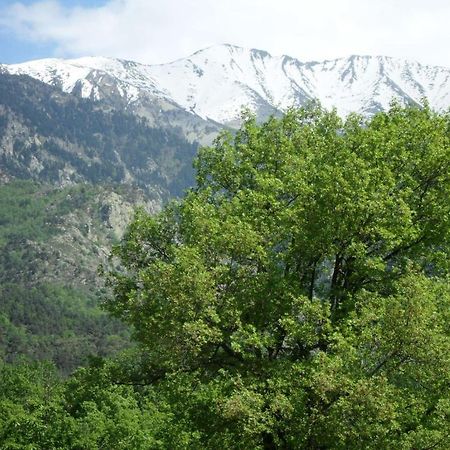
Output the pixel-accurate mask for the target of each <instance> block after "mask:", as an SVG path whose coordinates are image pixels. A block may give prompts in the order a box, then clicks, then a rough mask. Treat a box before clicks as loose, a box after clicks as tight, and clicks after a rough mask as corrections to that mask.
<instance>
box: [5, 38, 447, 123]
mask: <svg viewBox="0 0 450 450" xmlns="http://www.w3.org/2000/svg"><path fill="white" fill-rule="evenodd" d="M3 67H4V68H6V70H7V71H8V72H10V73H13V74H27V75H30V76H32V77H33V78H37V79H39V80H41V81H43V82H45V83H48V84H52V85H55V86H58V87H60V88H61V89H62V90H64V91H66V92H72V93H75V94H78V95H80V96H82V97H88V98H92V99H105V98H109V99H111V98H112V97H115V98H120V99H121V100H122V101H123V102H124V104H125V105H126V106H127V107H129V108H130V109H132V110H133V109H134V110H136V109H139V107H140V108H141V109H142V104H143V102H144V99H145V101H146V102H147V103H146V104H147V105H148V104H149V102H150V101H152V102H157V103H158V102H167V103H169V104H170V105H172V106H171V107H172V108H180V109H182V110H184V111H186V112H188V113H192V114H194V115H196V116H197V117H200V118H202V119H210V120H213V121H215V122H219V123H222V124H233V123H235V122H236V120H238V119H239V115H240V112H241V110H242V108H243V107H248V108H250V109H251V110H253V111H255V112H256V113H257V114H258V115H259V116H260V117H261V118H264V117H266V116H268V115H270V114H272V113H276V112H278V111H283V110H286V109H287V108H288V107H290V106H300V105H302V104H304V103H305V102H307V101H309V100H312V99H318V100H320V102H321V103H322V104H323V105H324V106H325V107H328V108H331V107H336V108H337V110H338V112H339V113H340V114H342V115H346V114H348V113H350V112H352V111H355V112H360V113H363V114H367V115H370V114H373V113H374V112H376V111H378V110H381V109H386V108H387V107H388V106H389V103H390V102H391V100H392V99H393V98H397V99H400V101H402V102H404V103H420V102H421V100H422V99H423V98H427V99H428V101H429V103H430V105H431V106H432V107H433V108H435V109H437V110H442V109H446V108H448V107H449V106H450V69H447V68H444V67H435V66H427V65H421V64H419V63H417V62H412V61H407V60H403V59H397V58H390V57H384V56H355V55H354V56H350V57H348V58H340V59H335V60H328V61H322V62H301V61H299V60H297V59H295V58H292V57H289V56H280V57H274V56H271V55H270V54H269V53H267V52H265V51H261V50H255V49H251V50H248V49H243V48H240V47H236V46H232V45H218V46H214V47H210V48H207V49H204V50H200V51H198V52H196V53H194V54H193V55H191V56H189V57H188V58H183V59H179V60H177V61H174V62H171V63H168V64H160V65H143V64H138V63H135V62H131V61H125V60H119V59H112V58H103V57H86V58H79V59H72V60H61V59H44V60H37V61H31V62H26V63H22V64H15V65H9V66H3ZM158 104H159V103H158Z"/></svg>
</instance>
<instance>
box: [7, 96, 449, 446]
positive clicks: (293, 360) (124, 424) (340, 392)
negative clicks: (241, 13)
mask: <svg viewBox="0 0 450 450" xmlns="http://www.w3.org/2000/svg"><path fill="white" fill-rule="evenodd" d="M194 167H195V171H196V182H195V185H194V186H193V187H192V188H190V189H189V190H187V191H186V193H185V195H184V196H183V197H182V198H180V199H175V200H172V201H170V202H168V203H167V204H166V205H165V206H164V207H163V208H162V210H161V211H160V212H158V213H154V214H149V213H148V212H146V211H145V209H144V208H138V209H137V210H136V213H135V215H134V219H133V220H132V221H131V223H130V224H129V225H128V227H127V229H126V232H125V234H124V236H123V238H122V239H121V240H120V241H116V242H115V243H114V239H111V246H112V249H111V255H110V258H109V259H108V261H105V263H104V264H103V268H102V270H101V271H100V273H99V277H100V278H99V280H101V281H98V283H99V284H98V285H99V286H101V285H102V284H103V286H102V287H99V290H97V289H96V290H90V291H88V292H87V293H86V295H87V297H85V298H84V300H82V301H80V300H79V298H78V297H77V295H78V292H79V291H74V290H72V289H71V287H70V284H67V285H63V286H58V285H57V284H55V283H54V281H53V279H52V278H51V277H50V278H49V280H50V281H51V282H50V281H47V282H42V283H41V284H33V286H34V287H33V288H32V289H30V284H29V283H28V281H27V282H25V281H23V280H22V281H20V280H17V282H16V281H14V280H13V281H10V283H5V280H6V279H9V280H11V276H10V275H5V274H4V273H0V277H2V287H1V289H0V296H1V301H2V305H5V307H4V310H3V311H2V315H1V316H0V325H1V327H2V329H6V330H9V331H8V332H7V333H6V335H7V336H8V339H9V341H8V342H4V341H1V342H0V351H1V352H2V353H3V356H4V357H3V362H2V363H1V367H0V443H1V448H2V449H8V450H12V449H14V450H16V449H24V450H25V449H27V450H32V449H77V450H78V449H86V450H96V449H98V450H99V449H117V450H122V449H123V450H125V449H130V450H139V449H142V450H143V449H170V450H172V449H199V450H200V449H212V450H216V449H242V450H244V449H245V450H247V449H255V450H256V449H261V450H264V449H267V450H275V449H285V450H288V449H289V450H294V449H299V450H301V449H311V450H326V449H330V450H331V449H336V450H347V449H350V450H360V449H377V450H380V449H386V450H431V449H433V450H447V449H448V448H450V284H449V281H450V279H449V277H450V114H449V113H437V112H434V111H432V110H431V109H430V108H429V107H428V106H427V105H424V106H422V107H403V106H399V105H398V104H392V106H391V108H390V110H389V111H387V112H380V113H377V114H375V115H374V116H373V117H371V118H369V119H366V118H363V117H361V116H359V115H356V114H350V115H349V116H348V117H347V118H345V119H342V118H340V117H339V116H338V114H337V113H336V111H327V110H325V109H323V108H322V107H320V106H319V105H317V104H313V105H311V106H309V107H307V108H302V109H292V110H290V111H288V112H287V113H286V114H285V115H283V117H280V118H275V117H274V118H271V119H269V120H268V121H267V122H265V123H262V124H261V123H258V122H257V120H256V118H255V117H254V116H252V115H251V114H249V113H244V115H243V123H242V126H241V128H240V129H239V130H238V131H237V132H235V133H230V132H229V131H224V132H223V133H222V134H220V135H219V136H218V137H217V139H216V140H215V141H214V144H213V145H211V146H210V147H204V148H201V149H200V150H199V152H198V155H197V157H196V159H195V162H194ZM1 188H2V189H14V190H15V192H16V193H17V195H8V196H6V195H3V194H2V195H1V196H0V208H1V210H2V211H7V212H8V213H7V214H3V213H2V214H1V215H0V217H1V219H0V220H2V221H3V223H2V227H1V230H2V231H1V234H0V252H1V255H0V257H1V258H2V264H1V267H2V269H1V270H2V271H7V270H8V261H10V260H8V261H6V259H7V258H10V259H11V258H13V259H15V260H14V261H12V260H11V261H10V264H11V266H12V267H18V266H17V265H18V264H20V261H21V260H22V259H21V258H22V255H21V254H20V251H19V250H17V251H16V252H8V251H6V250H5V249H7V248H8V246H10V247H9V248H12V246H14V245H15V244H14V242H16V241H14V240H15V239H22V238H23V236H24V235H26V236H28V237H27V238H25V240H27V239H28V240H29V241H36V242H40V241H46V240H48V239H50V238H51V237H50V236H48V235H46V234H45V233H46V232H45V231H43V230H44V229H45V227H40V226H38V224H39V223H40V222H41V223H46V222H47V221H49V220H53V219H52V217H53V216H52V214H51V212H52V208H53V211H54V210H55V209H56V210H61V211H64V208H65V207H67V208H68V209H69V211H72V210H73V209H76V208H75V207H74V205H73V204H69V205H66V202H67V201H69V203H70V202H74V201H76V199H78V200H79V199H80V198H81V199H82V200H79V201H80V202H81V203H80V205H87V204H88V203H84V202H85V201H87V200H83V199H86V196H87V198H89V195H91V194H90V193H92V192H93V190H94V188H93V187H92V188H88V187H85V188H84V189H85V191H84V192H82V191H80V189H81V188H80V187H79V186H78V187H73V188H70V189H74V191H73V192H72V193H71V195H70V196H67V191H66V192H64V194H61V193H60V191H49V192H47V193H46V194H47V195H41V194H39V192H41V193H42V186H41V187H39V188H36V186H35V185H33V184H28V183H23V182H17V183H16V184H11V185H5V186H2V187H1ZM67 189H69V188H67ZM86 189H87V190H86ZM21 191H22V192H24V193H26V195H25V194H24V195H20V192H21ZM30 195H34V196H37V197H38V200H37V202H31V201H28V200H27V199H29V198H30ZM92 195H94V194H92ZM6 199H8V200H6ZM11 199H13V200H11ZM51 205H52V206H51ZM80 208H81V210H83V206H80ZM99 211H100V213H101V208H100V209H99ZM62 216H64V214H62V213H61V217H62ZM3 217H9V218H10V219H8V220H6V219H3ZM30 217H35V218H36V219H33V220H29V219H27V218H30ZM36 224H37V225H36ZM95 224H96V225H95V226H99V227H100V226H101V220H100V219H99V221H98V222H96V223H95ZM16 248H21V247H18V246H16ZM33 248H34V247H33ZM30 251H32V249H31V250H30ZM23 260H24V261H25V260H28V259H26V258H23ZM5 261H6V262H5ZM28 271H29V269H27V268H24V270H23V273H28ZM44 279H45V278H44ZM90 302H91V303H90ZM99 303H101V307H102V310H100V309H99V307H98V305H99ZM89 304H91V305H93V306H92V308H93V310H95V313H92V310H91V309H88V307H87V306H86V305H89ZM55 308H58V309H59V310H60V311H64V317H65V319H64V322H58V321H57V320H51V321H46V320H45V317H46V316H47V317H51V316H52V314H55V315H56V312H54V311H56V310H55ZM107 314H108V316H107ZM71 317H74V318H75V319H76V320H75V319H74V322H73V323H77V324H79V323H80V317H81V323H83V329H81V330H80V329H78V328H76V327H74V326H72V323H71ZM36 318H38V319H39V320H38V321H35V319H36ZM33 326H35V327H36V329H35V330H33ZM78 326H79V325H77V327H78ZM45 327H48V328H47V329H46V328H45ZM94 329H95V330H101V333H102V335H101V336H100V337H99V339H100V341H101V342H102V344H101V346H100V348H97V349H96V350H95V351H92V349H91V348H90V347H89V346H90V345H92V343H91V342H87V341H86V342H85V343H80V341H82V339H83V336H85V337H86V336H91V335H92V330H94ZM128 334H129V337H128ZM55 337H58V339H61V340H62V342H63V344H61V345H64V350H63V351H61V352H59V353H57V354H54V353H51V352H50V351H47V350H46V349H47V347H46V346H47V345H49V344H48V343H49V342H50V341H51V340H52V339H55ZM2 339H3V337H2ZM86 339H87V337H86ZM100 341H99V342H100ZM14 345H16V346H19V347H20V346H22V348H23V349H25V348H31V347H29V346H30V345H31V346H32V348H34V349H36V351H39V352H40V353H39V357H37V358H34V357H33V355H30V354H28V355H27V351H26V350H23V349H22V350H20V348H19V349H17V350H15V349H14ZM80 346H81V347H80ZM52 348H54V347H52ZM80 348H82V349H83V352H85V361H81V360H80V359H77V361H79V363H78V366H79V367H78V368H75V366H76V364H74V363H71V362H70V361H64V362H63V363H61V359H60V358H72V357H74V355H76V354H77V352H78V351H79V349H80ZM46 351H47V352H46ZM53 351H54V350H52V352H53ZM14 352H15V353H17V354H18V355H19V354H20V356H17V357H16V356H14ZM33 352H34V350H33ZM5 355H9V356H8V358H5ZM78 356H79V355H78ZM62 367H63V368H65V369H64V370H61V369H62Z"/></svg>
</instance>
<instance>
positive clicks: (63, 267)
mask: <svg viewBox="0 0 450 450" xmlns="http://www.w3.org/2000/svg"><path fill="white" fill-rule="evenodd" d="M109 189H111V190H113V188H112V187H110V188H109ZM116 191H117V192H120V189H116ZM102 192H103V191H102V188H100V187H93V186H89V185H79V186H72V187H67V188H65V189H55V188H54V187H50V186H47V185H41V184H38V183H33V182H29V181H16V182H11V183H9V184H6V185H3V186H0V334H1V337H0V355H1V356H2V358H3V360H4V361H6V362H14V361H16V360H18V359H20V358H21V357H24V356H25V357H27V358H28V359H30V360H52V361H54V363H55V364H56V366H57V367H58V369H59V370H61V372H63V373H65V374H67V373H70V372H71V371H73V370H74V369H75V368H76V367H79V366H80V364H83V363H86V362H87V358H88V357H89V356H90V355H99V356H106V355H109V354H113V353H115V352H116V351H117V350H119V349H122V348H124V347H125V346H127V345H128V343H129V340H128V332H127V331H126V329H125V327H124V326H123V325H122V324H120V323H119V322H118V321H116V320H112V319H111V318H110V317H108V316H107V315H106V313H105V312H103V311H101V310H100V308H99V303H100V300H99V290H98V289H99V288H98V284H97V285H96V283H95V278H96V277H97V275H96V270H97V266H98V265H99V264H100V262H103V261H104V258H103V259H102V258H101V257H100V255H99V254H97V253H96V252H95V247H94V248H91V247H87V248H86V245H88V244H89V245H91V244H90V240H95V242H96V245H101V244H102V242H107V243H109V245H111V243H112V242H114V237H113V236H109V234H108V233H110V229H109V228H108V227H107V224H108V219H109V215H108V214H107V215H106V216H105V213H104V212H102V208H105V207H107V205H106V204H102V203H101V202H100V204H98V202H99V200H98V196H99V195H100V194H101V193H102ZM89 210H91V212H90V213H89V214H88V213H87V211H89ZM73 215H75V216H77V217H79V219H80V220H82V221H83V220H90V222H91V224H90V225H88V223H85V224H84V223H79V224H77V226H78V227H79V228H75V229H74V230H72V231H71V232H69V233H68V231H67V229H68V227H69V225H68V223H67V217H69V216H73ZM86 227H87V228H88V229H86ZM89 228H95V232H96V234H93V233H92V231H89ZM71 233H76V234H75V236H79V235H81V236H82V237H83V239H86V241H80V242H79V243H78V242H75V243H73V235H72V234H71ZM77 239H78V238H77ZM102 239H103V241H102ZM66 241H69V243H70V245H69V246H68V245H67V243H66ZM103 245H104V244H103ZM82 252H84V253H86V255H85V256H84V258H81V253H82ZM89 252H90V253H89ZM67 267H69V270H67ZM83 280H89V282H86V281H85V282H83Z"/></svg>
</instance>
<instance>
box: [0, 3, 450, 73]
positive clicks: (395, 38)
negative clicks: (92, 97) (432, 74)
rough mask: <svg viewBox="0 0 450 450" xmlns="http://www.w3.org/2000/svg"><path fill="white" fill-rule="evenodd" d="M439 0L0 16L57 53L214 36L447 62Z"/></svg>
mask: <svg viewBox="0 0 450 450" xmlns="http://www.w3.org/2000/svg"><path fill="white" fill-rule="evenodd" d="M448 23H450V3H449V2H448V1H447V0H428V2H423V1H422V0H398V1H395V0H378V1H376V2H375V1H373V0H340V1H336V0H315V1H314V2H310V1H299V0H297V1H295V0H278V1H274V0H240V1H239V0H228V1H227V2H225V1H220V0H219V1H212V0H110V1H108V2H107V3H106V4H104V5H103V6H98V7H90V8H87V7H64V6H62V5H61V4H60V3H58V2H57V1H55V0H50V1H39V2H35V3H31V4H28V5H25V4H21V3H16V4H14V5H11V6H9V7H7V8H5V9H4V10H3V11H2V14H1V16H0V26H1V27H3V28H8V29H9V30H11V31H12V32H14V33H17V34H18V35H19V36H20V37H21V38H22V39H28V40H30V41H39V42H46V43H52V44H54V46H55V54H56V55H58V56H64V57H70V56H81V55H105V56H114V57H121V58H127V59H133V60H136V61H140V62H145V63H160V62H167V61H168V60H172V59H175V58H179V57H183V56H186V55H188V54H190V53H192V52H194V51H196V50H198V49H200V48H203V47H207V46H210V45H213V44H217V43H224V42H227V43H232V44H236V45H241V46H243V47H256V48H261V49H265V50H268V51H270V52H271V53H273V54H289V55H291V56H295V57H298V58H299V59H301V60H311V59H316V60H320V59H326V58H335V57H339V56H346V55H349V54H383V55H391V56H399V57H405V58H412V59H416V60H419V61H422V62H425V63H430V64H438V65H446V66H450V54H449V52H448V48H447V46H448V42H449V41H450V32H449V27H448Z"/></svg>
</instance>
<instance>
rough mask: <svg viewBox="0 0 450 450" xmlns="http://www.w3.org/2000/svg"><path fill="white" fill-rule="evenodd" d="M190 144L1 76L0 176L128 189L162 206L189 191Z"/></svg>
mask: <svg viewBox="0 0 450 450" xmlns="http://www.w3.org/2000/svg"><path fill="white" fill-rule="evenodd" d="M196 150H197V144H196V143H190V142H188V141H186V140H185V139H184V137H183V136H182V135H181V132H177V130H176V129H170V130H169V129H165V128H152V127H150V126H149V125H148V123H147V122H146V120H145V119H142V118H138V117H136V116H133V115H130V114H126V113H125V112H122V111H120V110H114V109H111V108H110V107H108V106H106V105H104V104H102V103H99V102H92V101H90V100H85V99H80V98H77V97H75V96H73V95H69V94H64V93H63V92H61V91H60V90H58V89H57V88H53V87H51V86H49V85H47V84H44V83H42V82H40V81H37V80H35V79H33V78H30V77H28V76H12V75H7V74H0V176H2V178H3V179H11V178H20V179H29V178H31V179H35V180H39V181H41V182H50V183H57V184H62V185H65V184H70V183H72V184H73V183H75V182H86V181H87V182H92V183H104V182H115V183H119V182H120V183H127V184H134V185H137V186H140V187H142V188H144V189H145V190H146V191H147V192H148V193H149V194H152V195H153V196H157V197H160V198H162V199H164V198H166V199H167V197H168V196H173V195H179V194H181V193H182V191H183V189H184V188H186V187H187V186H190V185H192V182H193V178H192V173H193V172H192V166H191V164H192V159H193V157H194V155H195V153H196Z"/></svg>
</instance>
